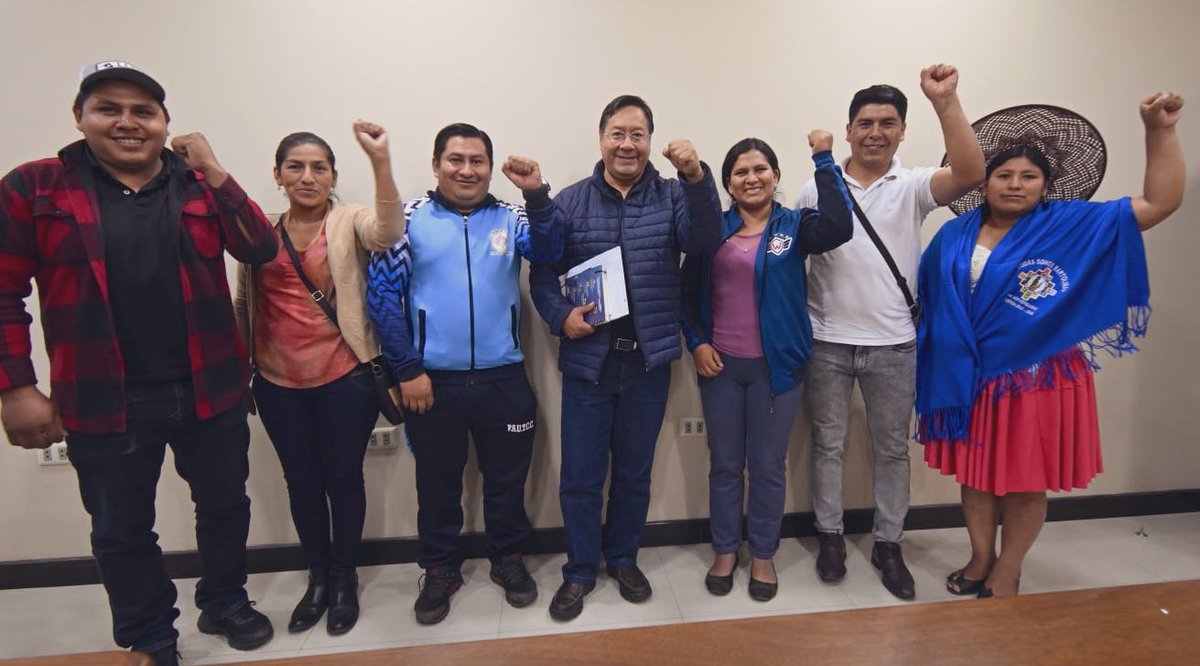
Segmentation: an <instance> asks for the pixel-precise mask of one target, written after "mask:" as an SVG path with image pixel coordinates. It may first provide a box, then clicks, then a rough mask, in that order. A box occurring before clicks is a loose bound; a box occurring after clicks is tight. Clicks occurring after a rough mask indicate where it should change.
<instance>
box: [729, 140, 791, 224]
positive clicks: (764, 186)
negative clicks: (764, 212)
mask: <svg viewBox="0 0 1200 666" xmlns="http://www.w3.org/2000/svg"><path fill="white" fill-rule="evenodd" d="M778 184H779V172H778V171H776V170H775V169H773V168H771V163H770V162H768V161H767V156H766V155H763V154H762V151H759V150H748V151H746V152H744V153H742V154H741V155H739V156H738V158H737V160H736V161H735V162H734V163H733V169H732V170H731V171H730V172H729V180H728V182H726V183H725V188H726V189H727V190H729V196H731V197H733V200H734V201H736V202H737V205H738V206H739V207H741V208H743V209H747V210H757V209H760V208H762V207H763V206H769V205H771V202H772V200H773V198H774V196H775V187H776V186H777V185H778Z"/></svg>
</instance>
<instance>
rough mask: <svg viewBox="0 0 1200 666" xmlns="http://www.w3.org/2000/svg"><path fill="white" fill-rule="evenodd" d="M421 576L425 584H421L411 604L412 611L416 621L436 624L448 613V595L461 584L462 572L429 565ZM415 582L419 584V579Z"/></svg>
mask: <svg viewBox="0 0 1200 666" xmlns="http://www.w3.org/2000/svg"><path fill="white" fill-rule="evenodd" d="M421 578H422V579H424V582H425V584H424V585H423V586H421V594H420V596H418V597H417V602H416V603H415V604H413V612H414V613H415V614H416V616H417V622H420V623H421V624H437V623H438V622H441V621H442V620H444V619H446V615H447V614H449V613H450V597H452V596H454V593H455V592H458V588H460V587H462V586H463V578H462V573H461V572H459V570H458V569H451V568H449V567H430V568H429V569H426V570H425V575H424V576H421ZM417 584H418V585H420V584H421V581H418V582H417Z"/></svg>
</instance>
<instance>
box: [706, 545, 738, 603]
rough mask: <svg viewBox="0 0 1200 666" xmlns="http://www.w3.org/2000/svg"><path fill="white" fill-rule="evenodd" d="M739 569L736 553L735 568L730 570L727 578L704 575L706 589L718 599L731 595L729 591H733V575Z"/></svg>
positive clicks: (734, 558) (734, 556) (734, 557)
mask: <svg viewBox="0 0 1200 666" xmlns="http://www.w3.org/2000/svg"><path fill="white" fill-rule="evenodd" d="M737 568H738V556H737V553H734V554H733V568H732V569H730V570H729V573H728V574H727V575H725V576H714V575H713V574H705V575H704V587H706V588H708V591H709V592H710V593H711V594H714V595H716V596H718V597H723V596H725V595H727V594H729V591H730V590H732V589H733V574H734V572H735V571H737Z"/></svg>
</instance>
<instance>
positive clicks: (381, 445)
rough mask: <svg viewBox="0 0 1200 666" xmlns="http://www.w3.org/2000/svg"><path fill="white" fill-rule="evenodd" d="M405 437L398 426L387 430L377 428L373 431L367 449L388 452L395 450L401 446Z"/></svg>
mask: <svg viewBox="0 0 1200 666" xmlns="http://www.w3.org/2000/svg"><path fill="white" fill-rule="evenodd" d="M402 437H403V435H401V434H400V428H399V427H398V426H389V427H387V428H376V429H375V430H373V431H371V438H370V439H368V440H367V449H369V450H372V451H386V450H391V449H395V448H396V447H398V446H399V445H400V440H401V438H402Z"/></svg>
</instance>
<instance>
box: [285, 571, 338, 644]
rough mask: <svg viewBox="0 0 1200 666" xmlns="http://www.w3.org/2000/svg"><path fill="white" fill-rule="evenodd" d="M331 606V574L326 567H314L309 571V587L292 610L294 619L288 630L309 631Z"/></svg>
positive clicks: (289, 623) (296, 631)
mask: <svg viewBox="0 0 1200 666" xmlns="http://www.w3.org/2000/svg"><path fill="white" fill-rule="evenodd" d="M328 607H329V574H328V572H326V571H325V570H324V569H313V570H311V571H309V572H308V589H307V590H305V591H304V596H302V597H300V603H298V604H296V610H293V611H292V619H291V620H289V621H288V627H287V628H288V632H289V633H293V634H298V633H300V632H302V631H308V629H309V628H310V627H312V626H313V625H314V624H316V623H317V622H319V621H320V620H321V616H322V615H324V614H325V609H326V608H328Z"/></svg>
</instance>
